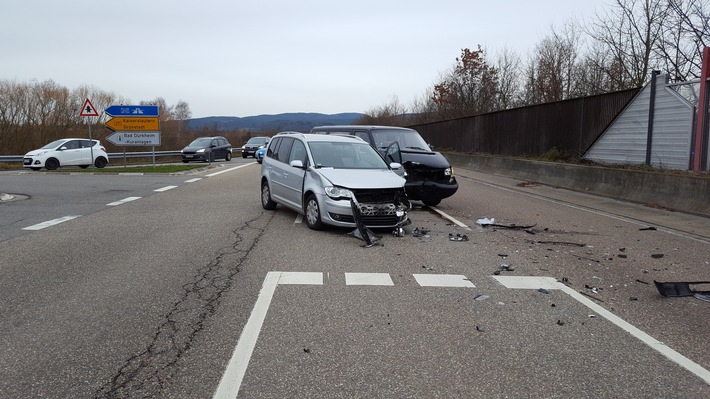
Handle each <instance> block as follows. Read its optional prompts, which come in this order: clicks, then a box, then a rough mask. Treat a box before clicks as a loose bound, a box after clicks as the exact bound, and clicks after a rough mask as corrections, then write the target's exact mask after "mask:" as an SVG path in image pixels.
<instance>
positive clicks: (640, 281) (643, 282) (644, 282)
mask: <svg viewBox="0 0 710 399" xmlns="http://www.w3.org/2000/svg"><path fill="white" fill-rule="evenodd" d="M636 282H637V283H641V284H646V285H649V283H647V282H646V281H643V280H639V279H636Z"/></svg>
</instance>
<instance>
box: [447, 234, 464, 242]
mask: <svg viewBox="0 0 710 399" xmlns="http://www.w3.org/2000/svg"><path fill="white" fill-rule="evenodd" d="M449 241H468V236H467V235H466V234H458V233H457V234H453V233H449Z"/></svg>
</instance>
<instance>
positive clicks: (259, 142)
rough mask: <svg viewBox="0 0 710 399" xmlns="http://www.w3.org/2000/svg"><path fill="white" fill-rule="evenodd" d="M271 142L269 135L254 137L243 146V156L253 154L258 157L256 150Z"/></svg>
mask: <svg viewBox="0 0 710 399" xmlns="http://www.w3.org/2000/svg"><path fill="white" fill-rule="evenodd" d="M267 144H269V137H252V138H250V139H249V141H247V142H246V144H244V146H243V147H242V158H246V157H248V156H252V157H255V158H256V151H257V150H258V149H259V148H262V147H263V148H265V147H266V145H267Z"/></svg>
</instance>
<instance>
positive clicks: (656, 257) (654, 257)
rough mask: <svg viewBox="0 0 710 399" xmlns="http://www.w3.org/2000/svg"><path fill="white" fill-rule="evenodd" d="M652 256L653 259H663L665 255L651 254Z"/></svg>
mask: <svg viewBox="0 0 710 399" xmlns="http://www.w3.org/2000/svg"><path fill="white" fill-rule="evenodd" d="M651 257H652V258H653V259H661V258H662V257H663V254H651Z"/></svg>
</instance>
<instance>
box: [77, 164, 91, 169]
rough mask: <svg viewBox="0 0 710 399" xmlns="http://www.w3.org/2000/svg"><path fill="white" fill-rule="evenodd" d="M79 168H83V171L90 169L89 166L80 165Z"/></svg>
mask: <svg viewBox="0 0 710 399" xmlns="http://www.w3.org/2000/svg"><path fill="white" fill-rule="evenodd" d="M79 167H80V168H82V169H86V168H88V167H89V165H79Z"/></svg>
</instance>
